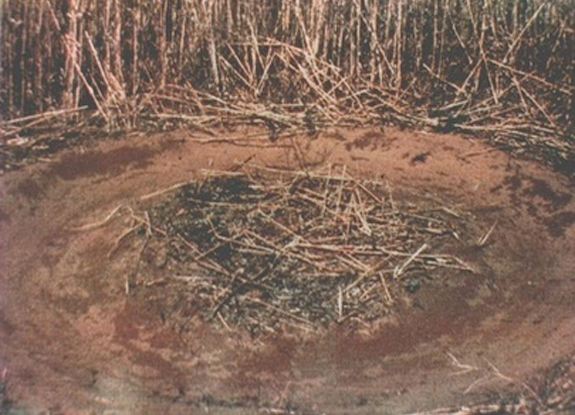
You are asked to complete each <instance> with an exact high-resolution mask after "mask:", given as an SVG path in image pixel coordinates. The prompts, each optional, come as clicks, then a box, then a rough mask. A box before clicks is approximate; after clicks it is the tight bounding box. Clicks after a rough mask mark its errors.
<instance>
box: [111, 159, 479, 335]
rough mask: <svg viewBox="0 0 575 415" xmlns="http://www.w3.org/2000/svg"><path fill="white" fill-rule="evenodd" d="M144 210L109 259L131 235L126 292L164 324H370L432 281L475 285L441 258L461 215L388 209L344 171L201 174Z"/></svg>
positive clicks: (456, 237) (456, 261)
mask: <svg viewBox="0 0 575 415" xmlns="http://www.w3.org/2000/svg"><path fill="white" fill-rule="evenodd" d="M164 198H165V196H164ZM147 212H149V215H148V213H145V214H142V215H141V219H140V220H136V224H135V226H132V227H130V229H128V230H127V231H126V233H124V234H123V235H122V236H121V237H120V239H119V240H118V243H117V244H115V247H114V252H116V250H117V249H119V248H121V245H122V244H123V243H125V239H126V235H134V234H135V231H136V230H137V229H138V228H140V229H141V235H142V240H143V241H144V242H143V245H142V248H141V251H140V252H141V255H142V262H141V266H140V265H139V266H138V267H137V270H136V273H135V274H134V275H131V276H130V280H129V281H128V293H129V294H130V295H135V296H143V297H144V298H145V301H146V303H148V304H154V306H155V307H156V308H158V309H159V310H160V312H161V313H162V315H164V316H165V318H166V319H169V320H170V322H172V323H173V324H180V323H181V324H188V323H189V321H190V319H191V318H192V316H193V315H198V316H202V318H204V319H215V321H217V322H219V323H220V324H222V325H224V326H227V327H234V326H238V327H242V328H244V329H248V330H249V331H250V332H251V333H252V334H259V333H261V332H266V331H268V332H276V331H278V330H279V331H282V330H284V329H285V328H286V327H297V328H299V329H303V330H308V331H311V330H314V329H316V328H318V327H322V326H324V327H325V326H328V325H329V324H331V323H333V322H339V323H341V322H344V321H347V322H349V321H356V322H359V323H361V324H369V323H370V322H373V321H378V320H379V319H381V318H382V317H384V316H386V315H388V314H390V313H391V310H392V309H393V308H394V304H395V303H396V301H398V299H400V298H402V297H403V296H404V294H401V293H404V292H414V291H416V290H418V289H419V288H420V287H422V286H423V285H426V284H428V283H431V280H432V279H434V278H440V276H441V277H447V276H448V275H449V276H453V277H455V278H467V277H469V276H472V277H474V278H479V276H478V275H476V274H475V272H476V270H475V269H474V268H473V267H471V266H470V265H468V264H467V263H465V262H464V261H463V260H461V259H460V258H458V257H457V256H454V255H452V254H450V253H449V251H450V250H452V249H453V246H454V245H462V246H463V245H465V244H466V242H464V241H463V240H462V238H463V237H464V236H463V235H464V234H466V233H467V230H466V229H467V227H466V225H467V224H466V222H465V221H464V219H463V218H462V217H461V216H459V215H457V214H455V213H454V212H452V211H451V210H449V209H446V208H445V207H443V206H434V207H431V206H410V205H408V204H405V203H404V204H400V203H397V202H395V201H394V200H393V198H392V197H391V195H390V189H389V187H388V186H385V185H384V183H380V182H368V181H358V180H356V179H354V178H353V177H352V176H350V175H348V174H346V172H345V169H344V170H340V171H335V170H332V171H326V172H323V173H311V172H292V171H277V170H273V171H270V170H269V169H265V170H262V169H261V168H260V169H259V170H255V171H250V172H247V171H246V172H232V171H230V172H208V173H206V176H205V177H204V178H203V179H202V180H198V181H196V182H191V183H189V184H188V185H186V186H183V187H180V189H179V190H177V191H175V192H173V193H172V195H171V196H169V197H167V199H165V200H164V201H163V202H161V203H159V204H156V205H155V206H154V207H153V208H151V209H149V210H148V211H147ZM144 231H145V232H144ZM470 240H471V239H470ZM138 250H139V249H135V251H138ZM442 251H443V252H442ZM446 251H447V252H446Z"/></svg>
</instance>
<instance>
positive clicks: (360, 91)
mask: <svg viewBox="0 0 575 415" xmlns="http://www.w3.org/2000/svg"><path fill="white" fill-rule="evenodd" d="M1 10H2V17H1V19H0V20H1V22H2V27H1V36H2V37H1V50H2V54H1V56H0V59H1V65H0V67H1V78H0V107H1V115H2V117H3V118H4V119H5V120H7V121H5V122H4V123H3V124H4V125H3V127H2V128H3V130H4V135H5V136H6V134H8V135H10V134H12V136H14V134H20V135H22V134H24V135H25V134H26V133H27V132H30V131H36V130H34V129H32V128H31V127H36V128H38V126H39V125H46V124H50V125H53V124H54V123H56V121H57V122H62V120H65V121H66V122H67V123H68V128H70V125H71V124H73V125H74V126H76V127H77V128H87V127H90V126H96V127H98V128H105V129H106V130H109V131H110V130H119V131H126V130H130V129H135V128H136V129H157V128H171V127H175V126H182V125H183V124H184V125H188V126H196V127H198V128H202V127H203V126H206V125H213V124H214V123H221V122H227V123H233V122H246V121H247V122H254V123H261V124H264V125H267V126H268V127H269V128H270V129H271V130H273V133H274V134H275V132H276V131H282V130H284V129H290V128H305V129H308V130H311V132H313V131H314V130H315V128H316V126H321V125H324V124H334V123H336V124H346V123H366V122H384V123H385V122H399V123H401V124H416V125H424V126H428V127H433V128H435V129H439V130H456V131H462V132H466V133H480V134H488V135H489V136H490V137H493V138H494V140H495V141H496V142H497V143H499V144H501V145H502V146H513V147H514V148H516V149H518V150H519V151H522V149H524V148H526V147H528V148H529V151H532V152H535V153H543V154H545V155H546V156H551V157H552V158H553V160H554V162H556V163H559V167H561V166H563V167H568V165H569V163H571V161H573V159H572V154H573V143H574V140H575V139H574V137H575V133H574V131H575V121H574V120H573V117H574V116H573V114H575V98H574V94H575V29H574V28H575V2H573V1H572V0H555V1H551V0H403V1H401V0H333V1H324V0H289V1H287V0H283V1H282V0H100V1H95V0H3V1H2V3H1ZM34 114H35V115H34ZM31 115H33V116H32V117H30V116H31ZM561 163H563V164H561ZM573 164H575V162H574V163H573ZM574 170H575V169H574Z"/></svg>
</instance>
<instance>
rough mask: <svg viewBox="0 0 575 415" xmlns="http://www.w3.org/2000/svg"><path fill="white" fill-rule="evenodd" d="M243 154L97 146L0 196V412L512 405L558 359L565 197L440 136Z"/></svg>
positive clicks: (380, 136) (388, 134)
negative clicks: (2, 384) (512, 395)
mask: <svg viewBox="0 0 575 415" xmlns="http://www.w3.org/2000/svg"><path fill="white" fill-rule="evenodd" d="M256 133H257V132H256ZM255 135H257V134H254V131H244V130H238V131H235V132H226V133H223V132H222V133H221V134H220V133H218V134H216V136H215V137H214V136H211V137H208V136H194V135H192V134H190V133H174V134H171V135H170V134H168V135H156V136H149V137H139V139H138V141H135V140H130V139H125V140H122V141H120V142H105V143H100V144H98V145H96V146H93V147H92V148H87V149H86V148H84V149H79V150H71V151H68V152H66V153H64V154H62V155H60V156H58V157H57V158H56V159H55V160H53V161H50V162H48V163H45V164H38V165H35V166H31V167H29V168H27V169H25V170H23V171H20V172H15V173H11V174H8V175H5V176H4V177H3V178H2V206H1V209H2V211H1V216H0V217H1V222H0V223H1V225H2V234H3V237H2V245H3V246H2V251H3V252H4V254H3V257H2V292H3V296H2V298H1V314H0V317H1V323H2V324H1V325H0V328H1V336H2V337H1V340H2V350H1V355H0V358H1V363H2V365H3V366H4V367H6V368H7V369H8V375H7V378H6V385H7V394H8V396H9V398H10V399H12V400H14V401H15V403H16V404H21V405H22V406H24V407H26V408H32V410H33V409H34V408H35V409H38V408H39V409H43V410H45V409H46V408H60V409H61V410H63V411H72V412H80V411H82V410H85V411H88V410H97V411H98V410H100V411H106V410H116V411H120V412H122V411H123V412H124V413H134V412H158V411H171V413H186V411H188V412H189V410H190V408H201V407H204V408H210V409H211V410H212V411H214V412H216V413H217V412H219V413H250V411H252V412H253V410H254V408H255V409H257V410H260V411H266V410H267V411H270V410H283V411H284V412H285V411H292V412H295V413H316V412H317V413H324V412H329V413H343V412H347V413H372V412H373V411H383V410H387V411H391V412H392V413H401V412H409V411H415V410H421V409H432V408H435V407H438V406H445V405H449V406H457V405H460V404H462V403H470V402H474V401H476V400H477V399H483V398H485V396H486V394H489V393H490V392H492V391H493V390H498V391H501V390H504V391H510V390H511V389H513V388H515V389H517V388H518V389H519V390H520V391H521V388H522V387H521V385H522V382H525V381H527V380H528V379H529V376H531V374H533V373H534V372H535V371H536V370H538V369H541V368H544V367H546V366H547V365H550V364H551V362H552V361H554V360H555V359H557V358H560V357H562V356H566V355H568V354H569V353H571V352H572V351H573V344H572V341H571V339H572V338H573V334H575V333H574V329H573V327H574V324H573V317H572V298H573V294H574V282H573V277H572V275H573V270H574V264H573V262H574V261H573V258H574V257H575V255H573V254H574V247H573V237H574V236H573V235H574V231H573V226H572V224H573V222H574V221H575V213H574V212H575V210H574V206H573V201H572V192H571V190H570V187H569V183H568V182H567V181H566V179H564V178H562V177H560V176H557V175H554V174H553V173H550V172H548V171H546V170H545V169H542V168H540V167H538V166H537V165H535V164H532V163H529V162H522V161H518V160H514V159H512V158H510V157H509V156H507V155H505V154H503V153H501V152H499V151H496V150H494V149H492V148H488V147H485V146H484V145H482V144H481V143H479V142H474V141H470V140H466V139H463V138H460V137H455V136H437V135H430V134H424V133H414V132H402V131H396V130H393V129H386V130H385V131H380V130H359V129H358V130H354V131H349V130H333V131H328V132H325V133H322V134H321V135H320V137H319V138H318V139H316V140H309V139H308V138H307V137H296V138H294V140H280V141H279V142H278V143H275V144H272V143H269V142H268V141H267V140H265V139H262V140H260V139H258V138H257V137H256V138H254V136H255ZM248 136H249V137H252V138H249V139H248V138H246V137H248ZM246 169H247V170H246ZM250 169H251V170H250ZM254 169H260V172H259V173H257V171H256V170H254ZM266 169H267V170H266ZM343 169H345V174H344V170H343ZM263 170H266V171H267V173H266V174H265V175H264V174H263V173H262V171H263ZM270 171H274V173H273V174H270V173H269V172H270ZM206 172H211V173H209V174H206ZM214 172H220V173H222V172H223V173H225V174H219V175H218V174H215V173H214ZM232 172H234V173H235V174H231V173H232ZM279 172H281V173H279ZM302 172H303V176H302ZM306 172H307V174H308V175H309V174H311V173H313V174H317V177H309V176H306ZM256 173H257V174H256ZM330 177H331V179H329V178H330ZM332 179H333V180H332ZM339 179H345V180H339ZM218 180H219V182H218ZM229 180H232V181H231V182H229ZM234 181H235V182H234ZM190 183H191V184H190ZM229 183H235V184H234V185H233V186H232V188H233V191H231V192H230V191H229V188H228V189H227V190H228V193H226V186H228V187H229ZM344 184H345V186H344ZM202 185H203V186H205V187H203V188H202ZM218 186H219V188H218ZM210 187H211V189H210ZM166 189H168V190H169V189H171V190H169V191H167V192H164V191H165V190H166ZM202 189H204V190H206V189H207V190H208V191H206V192H203V190H202ZM238 189H239V190H241V191H239V190H238ZM338 192H340V193H339V194H340V195H341V198H340V197H339V196H338ZM234 197H235V198H236V199H234ZM290 203H291V204H290ZM232 205H233V206H232ZM286 206H287V207H292V208H293V209H294V210H293V211H287V210H286ZM236 208H237V209H236ZM162 209H163V211H162ZM234 209H236V210H235V214H233V215H231V217H226V214H227V215H228V216H229V213H230V212H234ZM242 209H246V210H242ZM282 209H283V210H282ZM161 212H163V214H162V215H160V214H159V213H161ZM210 212H211V213H210ZM226 212H227V213H226ZM167 213H169V214H167ZM306 215H307V216H306ZM164 219H167V220H164ZM232 219H233V220H232ZM239 219H241V220H239ZM250 224H252V225H254V224H255V225H257V226H256V227H251V225H250ZM248 225H250V226H248ZM402 226H403V227H402ZM186 229H187V230H188V231H189V232H188V234H186V232H185V231H186ZM391 230H393V232H392V231H391ZM410 230H411V231H410ZM197 231H202V232H203V233H202V234H201V235H200V236H201V237H202V238H203V239H202V238H200V239H194V238H196V237H197V234H198V232H197ZM162 233H164V234H165V235H164V234H162ZM180 237H181V239H180ZM391 237H393V238H391ZM385 238H391V239H385ZM202 244H204V245H202ZM188 245H189V246H188ZM322 249H323V251H322ZM239 254H241V255H242V256H239ZM242 260H243V261H246V264H245V265H243V266H242V264H241V263H240V261H242ZM206 267H212V268H215V269H211V270H210V269H206ZM218 267H223V268H224V271H223V273H222V269H218ZM218 271H219V272H220V274H219V276H218ZM295 274H297V275H299V276H301V277H302V280H301V281H304V282H305V283H304V284H302V285H300V286H297V284H296V285H294V283H293V281H292V282H291V283H290V284H284V285H283V286H282V285H281V284H282V282H285V281H286V278H287V279H288V280H289V276H292V275H295ZM260 275H261V277H260ZM216 277H217V278H219V280H218V281H217V282H216V283H214V281H212V280H213V279H214V278H216ZM272 277H273V278H272ZM318 281H319V282H318ZM306 284H307V285H306ZM268 285H269V286H268ZM325 287H328V288H329V290H327V291H326V290H324V291H322V290H323V289H324V288H325ZM386 287H387V289H388V290H389V291H388V292H386ZM272 288H273V290H270V289H272ZM314 290H315V291H314ZM296 293H297V295H295V294H296ZM322 293H323V294H322ZM305 294H309V295H305ZM324 294H325V295H324ZM202 296H203V297H202ZM202 301H205V303H203V302H202ZM306 301H307V302H306ZM248 303H249V304H250V306H249V307H247V304H248ZM202 310H207V313H202ZM310 310H312V311H310ZM241 313H243V314H241ZM314 313H315V314H314ZM239 315H242V319H236V320H234V316H236V317H237V316H239ZM322 319H323V320H322ZM302 327H304V328H305V329H302ZM462 367H465V368H467V369H469V370H466V371H462V370H461V368H462ZM494 368H496V369H497V371H494ZM497 373H500V374H502V375H503V376H497ZM495 388H499V389H495ZM242 411H243V412H242ZM314 411H315V412H314Z"/></svg>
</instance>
